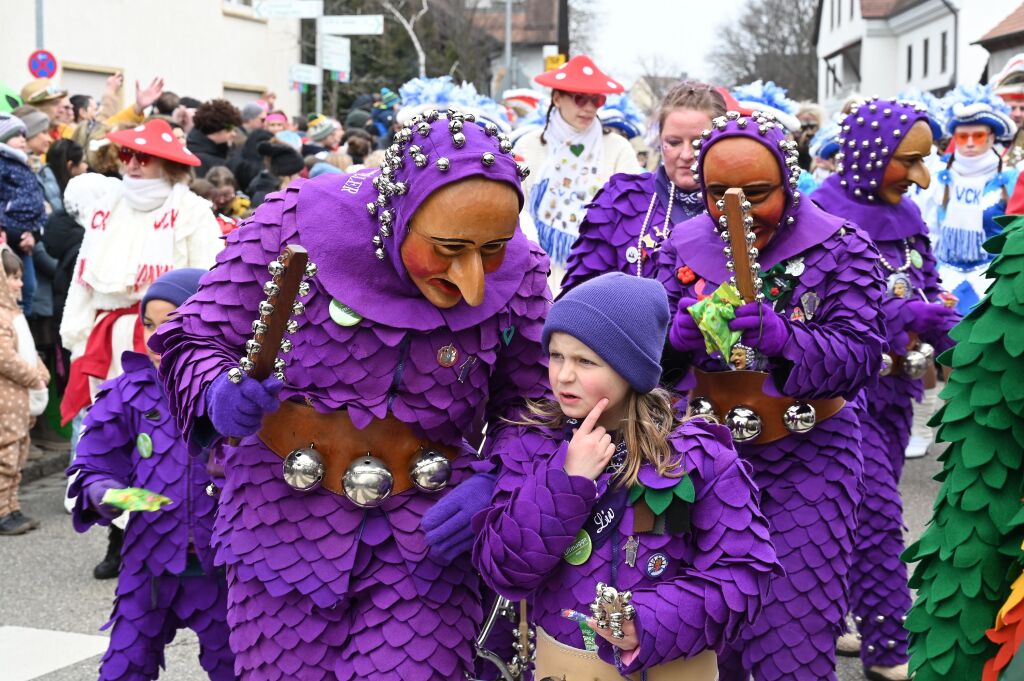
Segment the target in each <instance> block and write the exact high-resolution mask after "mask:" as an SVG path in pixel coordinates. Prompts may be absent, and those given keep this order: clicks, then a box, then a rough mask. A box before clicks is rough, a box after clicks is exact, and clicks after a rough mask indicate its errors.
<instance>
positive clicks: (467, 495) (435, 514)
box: [422, 473, 496, 565]
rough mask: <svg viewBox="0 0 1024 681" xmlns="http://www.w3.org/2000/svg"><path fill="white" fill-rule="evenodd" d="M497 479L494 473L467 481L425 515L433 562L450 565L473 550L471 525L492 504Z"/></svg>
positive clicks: (476, 476) (484, 474)
mask: <svg viewBox="0 0 1024 681" xmlns="http://www.w3.org/2000/svg"><path fill="white" fill-rule="evenodd" d="M495 479H496V476H495V475H494V474H493V473H477V474H476V475H474V476H473V477H471V478H466V479H465V480H463V481H462V482H460V483H459V485H458V486H457V487H456V488H455V489H453V490H452V491H451V492H449V493H448V494H447V495H445V496H444V497H442V498H441V500H440V501H438V502H437V503H436V504H434V505H433V506H432V507H431V508H430V509H429V510H428V511H427V512H426V513H424V514H423V522H422V525H423V530H424V531H425V532H426V534H427V545H428V546H429V547H430V555H431V557H432V558H433V559H434V560H436V561H437V562H439V563H441V564H442V565H448V564H450V563H451V562H452V561H453V560H455V559H456V558H458V557H459V556H461V555H462V554H463V553H465V552H466V551H469V550H470V548H472V546H473V539H474V538H475V536H474V535H473V528H472V523H471V521H472V520H473V516H474V515H476V513H477V512H478V511H482V510H483V509H484V508H486V507H487V505H488V504H490V503H491V495H492V494H493V493H494V482H495Z"/></svg>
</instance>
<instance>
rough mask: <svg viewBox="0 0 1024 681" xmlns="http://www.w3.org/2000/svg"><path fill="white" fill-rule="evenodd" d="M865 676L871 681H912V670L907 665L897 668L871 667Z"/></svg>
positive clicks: (899, 665) (900, 665)
mask: <svg viewBox="0 0 1024 681" xmlns="http://www.w3.org/2000/svg"><path fill="white" fill-rule="evenodd" d="M864 676H865V677H867V678H868V679H870V681H910V668H909V667H908V666H907V664H905V663H904V664H898V665H896V666H895V667H869V668H868V669H867V670H866V671H865V672H864Z"/></svg>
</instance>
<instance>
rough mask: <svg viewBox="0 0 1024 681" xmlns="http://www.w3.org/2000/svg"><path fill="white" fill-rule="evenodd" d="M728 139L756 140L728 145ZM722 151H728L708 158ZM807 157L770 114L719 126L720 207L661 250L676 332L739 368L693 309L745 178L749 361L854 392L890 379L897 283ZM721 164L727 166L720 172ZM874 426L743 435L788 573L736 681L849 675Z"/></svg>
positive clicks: (715, 194)
mask: <svg viewBox="0 0 1024 681" xmlns="http://www.w3.org/2000/svg"><path fill="white" fill-rule="evenodd" d="M733 140H735V141H733ZM723 142H728V143H729V145H730V147H731V148H732V149H734V150H737V149H739V148H742V149H739V150H738V151H734V152H726V149H728V148H729V147H726V146H723V147H722V148H721V149H718V150H716V149H715V145H718V144H722V143H723ZM764 150H767V152H768V156H765V152H764ZM716 152H717V154H716ZM730 153H731V156H730ZM709 154H716V156H717V159H713V161H712V162H707V161H708V155H709ZM796 155H797V151H796V144H795V143H794V142H787V141H786V140H785V138H784V136H783V131H782V129H781V128H780V127H779V126H778V124H777V123H775V122H774V121H773V120H771V119H770V118H769V117H765V116H762V115H759V114H757V113H756V112H755V115H754V116H750V117H748V116H741V115H739V114H738V113H735V112H730V113H729V114H728V115H727V117H723V118H719V119H716V120H715V121H714V122H713V128H712V130H710V131H708V132H707V133H705V135H704V140H703V142H702V144H701V145H700V159H699V161H698V164H697V166H696V167H695V170H696V171H697V176H698V180H699V181H700V183H701V186H702V187H703V188H704V189H705V197H706V198H705V201H706V202H707V203H706V208H707V211H708V213H710V214H705V215H701V216H698V217H696V218H694V219H693V220H691V221H690V222H688V223H687V228H686V229H685V230H676V231H675V232H673V234H672V237H671V238H670V240H669V242H668V243H667V244H666V245H665V247H664V248H663V250H662V253H661V256H660V258H659V273H658V278H659V280H660V281H661V282H662V283H663V284H664V285H665V288H666V289H667V290H668V294H669V302H670V304H671V306H672V308H673V309H674V310H677V311H676V316H675V318H674V320H673V325H672V328H671V330H670V333H669V338H670V341H671V342H672V344H673V346H675V347H676V349H677V350H679V351H681V352H688V353H690V354H691V360H692V365H693V366H694V367H696V368H700V369H702V370H704V371H710V372H719V371H728V370H730V369H731V368H732V367H733V366H735V364H730V363H729V362H728V361H727V360H732V361H733V362H735V360H736V358H734V357H730V358H725V359H723V358H722V357H719V356H718V355H717V353H716V354H715V355H714V356H709V355H708V353H707V350H706V348H705V344H704V338H703V336H702V335H701V332H700V330H699V329H698V328H697V326H696V323H695V322H694V320H693V317H692V316H691V315H690V313H689V311H688V308H689V306H690V305H692V304H693V303H694V302H695V299H697V298H698V297H702V296H708V295H710V294H711V293H712V292H714V291H715V289H716V288H717V287H718V286H719V285H720V284H722V283H724V282H726V281H728V280H729V278H730V276H731V274H730V272H729V270H728V269H727V268H726V258H725V255H724V253H723V242H722V239H721V238H720V236H721V235H720V234H719V227H718V224H717V222H716V221H717V218H718V217H719V215H720V213H721V212H722V209H721V208H719V206H718V205H717V202H718V201H719V200H720V199H722V197H723V195H724V192H725V190H726V189H728V188H729V187H732V186H740V187H743V188H744V191H745V193H746V195H747V198H748V200H749V201H750V202H751V204H752V209H751V216H752V218H753V219H754V228H753V229H754V233H755V235H756V236H757V241H756V243H757V245H758V248H759V250H760V253H759V254H758V258H757V259H758V261H759V262H760V265H761V269H762V272H763V274H764V275H765V278H764V281H763V289H764V292H765V295H766V296H767V301H768V302H767V303H764V302H754V303H748V304H745V305H742V306H740V307H739V308H737V309H736V311H735V314H736V319H735V320H733V321H731V322H730V328H732V329H733V330H736V331H741V332H742V338H741V342H740V344H739V345H742V346H745V348H747V351H746V352H745V357H743V358H741V359H744V360H746V361H744V362H743V366H745V368H747V369H759V370H762V371H766V372H769V377H768V380H766V381H765V383H764V385H763V387H762V390H763V391H764V392H765V393H766V394H768V395H772V396H785V397H788V398H790V399H794V400H804V401H806V400H819V399H830V398H839V397H842V398H845V399H846V400H853V399H854V398H855V397H857V395H858V394H859V393H860V391H861V390H862V388H864V387H865V385H869V384H871V383H872V382H873V381H874V380H876V377H877V375H878V371H879V368H880V364H881V355H882V351H883V330H882V321H883V320H882V314H881V311H880V310H879V306H880V303H881V299H882V295H883V293H884V287H883V284H882V281H881V275H880V271H879V267H878V252H877V251H876V250H875V248H874V246H872V244H871V242H870V240H868V238H867V237H866V236H865V235H864V234H863V233H862V232H860V231H859V230H858V229H857V228H856V227H854V226H853V225H851V224H849V223H847V222H845V221H844V220H843V219H841V218H837V217H834V216H832V215H829V214H828V213H825V212H824V211H822V210H821V209H820V208H818V207H817V206H815V205H814V204H813V203H811V202H809V201H806V200H805V201H801V200H800V195H799V192H798V191H796V190H795V189H794V187H795V186H796V182H797V180H798V176H799V172H800V169H799V166H798V165H797V158H796ZM755 157H756V162H755ZM769 158H770V159H771V160H769ZM716 164H717V167H715V166H716ZM773 167H777V171H775V170H773ZM723 169H726V170H724V171H723ZM758 169H762V170H758ZM759 173H760V174H759ZM709 174H713V175H716V176H717V177H716V178H714V182H709V181H708V175H709ZM744 174H746V175H749V176H750V177H747V178H743V177H742V176H743V175H744ZM773 175H774V178H773V177H772V176H773ZM769 208H771V210H768V209H769ZM765 241H767V243H765ZM686 380H687V381H690V380H692V375H691V377H688V379H686ZM690 385H692V384H690V383H688V382H687V383H684V384H683V386H682V387H686V388H689V387H690ZM860 431H861V428H860V423H859V421H858V419H857V415H856V413H855V411H854V409H853V407H852V406H851V405H850V404H849V403H847V405H846V406H845V407H843V408H842V409H840V410H839V412H838V413H836V414H835V415H834V416H832V417H831V418H827V419H825V420H819V421H818V423H817V424H816V425H815V426H814V427H813V428H812V429H811V430H810V431H808V432H804V433H802V434H795V433H794V434H787V435H785V436H784V437H782V438H781V439H778V440H775V441H773V442H770V443H767V444H750V443H747V444H739V445H738V447H737V450H738V451H739V454H740V456H741V457H742V458H743V459H744V460H745V461H747V462H749V463H750V464H751V466H752V467H753V472H754V482H755V483H757V486H758V487H759V488H760V490H761V510H762V511H763V512H764V514H765V516H766V517H767V518H768V522H769V524H770V527H771V537H772V540H773V542H774V543H775V547H776V549H777V550H778V554H779V560H780V562H781V563H782V566H783V568H784V569H785V572H786V574H785V576H784V577H779V578H776V579H775V580H774V581H773V583H772V588H771V591H770V593H769V595H768V599H767V602H766V604H765V607H764V610H763V612H762V613H761V615H760V617H758V619H757V620H756V621H755V622H754V624H753V626H751V627H750V628H748V629H746V630H745V631H744V632H743V635H742V638H741V640H740V642H739V643H738V644H737V651H736V652H735V653H733V654H728V653H727V654H726V655H723V656H722V657H721V658H720V659H719V665H720V669H721V679H722V681H738V680H745V679H747V678H748V677H749V676H750V675H751V673H752V674H753V676H754V677H755V678H756V679H757V680H758V681H777V680H780V679H787V680H792V679H800V680H805V679H806V680H807V681H822V680H824V679H828V680H832V681H834V680H835V679H836V675H835V638H836V636H837V635H838V632H839V631H840V627H841V625H842V621H843V617H844V616H845V614H846V612H847V592H846V581H847V573H848V571H849V566H850V558H851V554H852V551H853V539H854V532H855V529H856V523H855V511H856V508H857V505H858V503H859V502H860V496H861V494H860V484H861V472H862V459H861V451H860V449H861V434H860Z"/></svg>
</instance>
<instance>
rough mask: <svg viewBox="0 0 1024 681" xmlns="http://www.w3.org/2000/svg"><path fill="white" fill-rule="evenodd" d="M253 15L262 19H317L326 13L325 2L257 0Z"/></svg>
mask: <svg viewBox="0 0 1024 681" xmlns="http://www.w3.org/2000/svg"><path fill="white" fill-rule="evenodd" d="M252 13H253V14H254V15H255V16H257V17H259V18H260V19H278V18H288V19H316V18H317V17H319V16H321V15H322V14H323V13H324V0H256V2H254V3H253V6H252Z"/></svg>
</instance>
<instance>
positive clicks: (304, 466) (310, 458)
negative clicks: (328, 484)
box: [283, 447, 324, 492]
mask: <svg viewBox="0 0 1024 681" xmlns="http://www.w3.org/2000/svg"><path fill="white" fill-rule="evenodd" d="M283 470H284V481H285V482H287V483H288V486H289V487H291V488H292V489H295V490H298V491H300V492H308V491H310V490H312V489H316V487H317V486H319V484H320V481H321V480H323V478H324V461H323V458H322V457H321V456H320V452H318V451H316V450H315V449H313V447H301V448H299V449H293V450H292V451H291V453H289V454H288V456H286V457H285V459H284V466H283Z"/></svg>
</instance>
